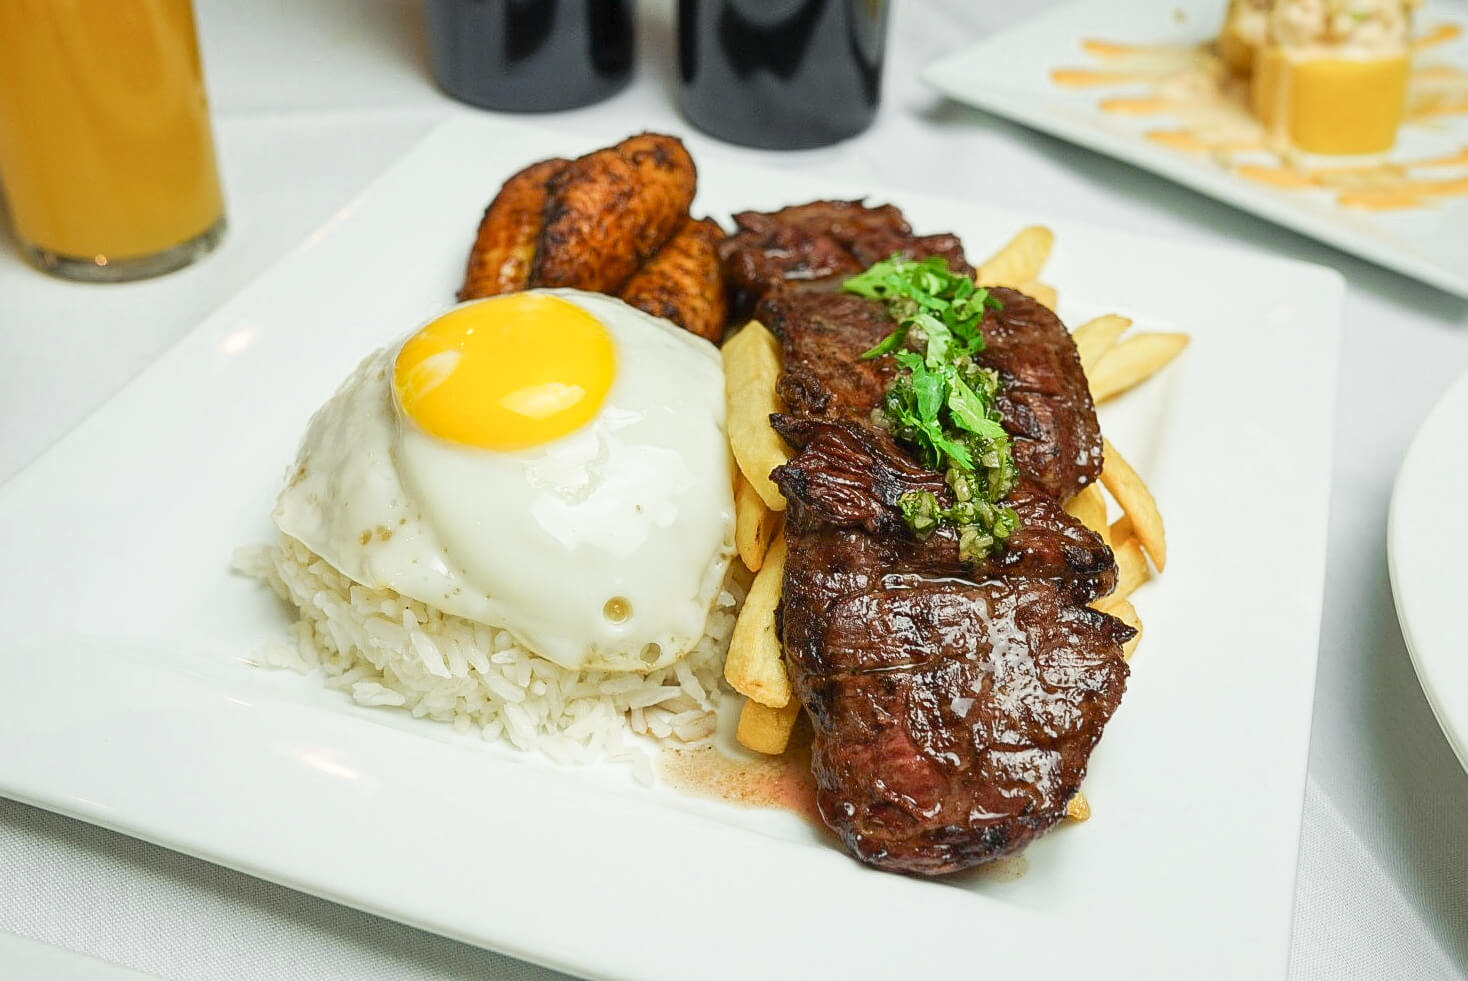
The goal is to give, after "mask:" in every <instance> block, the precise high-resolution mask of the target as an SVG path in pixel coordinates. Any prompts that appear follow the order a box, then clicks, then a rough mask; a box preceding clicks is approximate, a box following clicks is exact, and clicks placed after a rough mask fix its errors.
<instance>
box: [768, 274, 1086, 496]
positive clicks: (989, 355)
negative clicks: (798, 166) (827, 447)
mask: <svg viewBox="0 0 1468 981" xmlns="http://www.w3.org/2000/svg"><path fill="white" fill-rule="evenodd" d="M992 292H993V295H994V296H995V297H997V298H998V300H999V301H1000V302H1001V303H1002V304H1004V306H1003V308H1002V309H999V310H992V311H990V312H989V313H988V314H987V315H986V316H985V317H984V321H983V324H982V325H981V329H982V330H983V332H984V342H985V348H984V350H983V351H982V352H981V353H980V354H979V358H978V360H979V362H980V363H981V364H983V365H984V366H985V367H988V368H993V369H994V370H995V371H997V372H998V373H999V378H1000V381H1001V383H1002V384H1001V386H1000V390H999V397H998V400H997V401H998V408H999V413H1000V416H1001V417H1002V420H1003V423H1004V428H1005V429H1006V430H1008V431H1009V433H1010V435H1011V436H1012V437H1013V439H1012V441H1011V446H1012V449H1013V452H1014V462H1015V465H1016V466H1017V467H1018V468H1019V470H1020V472H1021V473H1023V474H1025V475H1026V476H1027V477H1028V478H1029V479H1030V480H1031V481H1033V482H1034V483H1035V484H1036V485H1037V486H1039V487H1041V488H1043V489H1044V490H1045V492H1046V493H1048V494H1050V495H1051V496H1052V497H1056V498H1059V499H1061V500H1066V499H1068V498H1070V497H1071V496H1072V495H1074V494H1075V493H1076V492H1077V491H1079V490H1080V489H1081V488H1082V487H1085V486H1086V485H1087V484H1089V483H1092V482H1094V481H1095V480H1096V478H1097V477H1099V476H1100V474H1101V427H1100V425H1098V424H1097V422H1096V407H1095V405H1094V403H1093V402H1092V401H1091V392H1090V388H1089V386H1088V384H1087V382H1086V375H1085V372H1084V371H1083V370H1082V368H1081V360H1080V355H1079V354H1077V353H1076V347H1075V342H1074V341H1072V340H1071V337H1070V331H1068V330H1066V329H1065V325H1064V324H1062V323H1061V322H1060V319H1059V318H1058V317H1056V316H1055V314H1053V313H1051V312H1050V311H1049V310H1048V309H1046V308H1045V307H1044V306H1042V305H1041V304H1039V303H1037V302H1035V301H1034V300H1032V299H1030V298H1029V297H1028V296H1025V295H1024V294H1023V293H1019V292H1017V291H1015V290H1011V289H1003V288H1000V289H995V290H993V291H992ZM755 317H756V319H758V320H759V321H760V322H761V323H763V324H764V325H765V326H766V327H769V328H770V330H772V331H773V332H774V333H775V336H776V337H778V338H779V339H780V343H781V347H782V348H783V351H784V358H785V368H784V374H783V375H782V376H781V378H780V384H779V391H780V397H781V398H782V399H783V400H784V402H785V405H786V406H787V407H788V408H789V410H790V412H791V413H792V414H793V415H812V416H826V417H831V418H838V419H841V418H844V419H850V420H852V421H855V422H858V423H859V424H863V425H867V424H870V419H871V411H872V409H873V408H875V407H876V406H877V405H878V403H880V402H881V399H882V393H883V392H884V391H886V388H887V383H888V382H889V381H890V380H891V378H892V374H893V370H894V369H893V365H892V361H891V359H890V358H877V359H874V360H871V361H862V360H860V356H861V353H862V352H863V351H867V350H870V349H871V348H872V347H875V346H876V344H877V343H878V342H879V341H881V340H882V338H884V337H886V336H887V335H888V334H889V333H891V331H892V327H893V323H892V319H891V317H889V316H888V315H887V312H886V310H885V309H884V308H883V307H882V305H881V304H880V303H877V302H876V301H873V300H868V299H866V298H865V297H860V296H856V295H854V294H851V293H827V292H813V291H794V290H786V289H773V290H770V291H768V292H767V293H766V294H765V296H764V298H763V299H762V300H761V301H760V303H759V305H758V307H757V308H756V311H755Z"/></svg>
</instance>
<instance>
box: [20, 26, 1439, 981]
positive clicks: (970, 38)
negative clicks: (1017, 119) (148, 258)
mask: <svg viewBox="0 0 1468 981" xmlns="http://www.w3.org/2000/svg"><path fill="white" fill-rule="evenodd" d="M1437 2H1438V3H1440V4H1442V5H1443V6H1447V5H1449V0H1437ZM1459 5H1461V0H1459ZM196 6H197V10H198V18H199V24H200V31H201V35H202V43H203V48H204V60H205V65H206V71H207V75H208V83H209V87H210V93H211V99H212V104H213V111H214V119H215V124H216V137H217V140H218V143H219V149H220V153H221V161H222V167H223V171H224V181H225V185H226V193H227V196H228V200H229V217H230V230H229V234H228V237H227V238H226V240H225V242H224V244H223V246H222V247H221V248H220V250H219V251H218V252H217V253H216V254H215V255H213V256H211V257H210V258H209V259H208V260H207V261H204V262H202V263H200V264H199V265H197V266H195V267H193V268H191V269H188V270H185V271H183V272H180V273H177V274H174V275H172V276H169V277H165V278H163V279H160V280H155V281H151V282H145V283H137V284H130V285H126V286H106V287H98V286H84V285H76V284H69V283H63V282H60V281H57V280H53V279H50V278H47V277H45V276H42V275H40V274H38V273H36V272H33V271H32V270H30V269H29V268H27V267H26V266H24V265H23V264H22V262H21V259H20V257H19V255H18V253H17V251H16V248H15V244H14V242H13V241H11V240H9V239H8V238H4V237H3V235H0V338H3V341H4V349H5V356H4V357H3V358H0V419H5V420H7V424H6V425H5V426H4V428H3V430H0V479H4V478H6V477H8V476H10V475H11V474H13V473H15V472H17V471H18V470H20V469H22V468H23V467H24V466H25V465H26V464H27V463H28V462H30V461H31V460H32V459H34V458H35V457H36V456H37V455H38V454H39V453H40V452H42V451H43V450H44V449H45V448H46V447H47V446H48V445H49V444H51V443H52V442H54V441H55V440H56V439H57V438H59V437H60V436H62V435H64V434H65V433H66V432H67V431H68V430H69V429H71V428H72V426H74V425H75V424H76V423H77V422H79V421H81V420H82V419H83V418H84V417H85V416H86V415H87V414H88V413H90V412H91V411H92V410H94V409H95V408H96V407H98V406H99V405H101V404H102V403H103V402H104V401H106V399H107V398H108V397H109V396H110V395H111V394H112V393H114V392H115V391H116V390H117V389H118V388H120V387H121V386H122V385H123V384H124V383H126V382H127V381H128V380H129V379H130V378H131V377H132V376H133V375H135V374H137V373H138V372H139V371H140V370H141V369H143V368H144V367H145V366H147V365H148V364H149V363H150V362H151V361H152V360H153V359H154V358H156V357H157V356H158V355H159V354H160V353H161V352H162V351H163V350H164V349H166V348H167V347H168V346H169V345H170V344H171V343H173V342H174V341H175V340H177V339H178V338H179V337H181V336H182V335H183V334H185V333H186V332H187V331H188V330H189V329H190V328H191V327H193V326H194V325H195V324H197V323H198V322H199V321H200V320H202V319H203V318H204V317H205V316H207V315H208V314H209V313H210V312H211V311H212V310H214V309H215V308H216V307H218V306H219V305H220V304H221V303H222V302H223V301H224V300H226V299H227V298H228V297H230V296H231V295H232V294H234V293H235V292H236V291H238V290H239V289H240V288H241V287H243V286H244V285H246V284H247V283H249V282H250V281H251V280H252V279H254V278H255V277H256V276H258V275H259V274H260V273H261V272H263V271H264V270H265V269H266V268H267V267H269V266H270V265H271V264H272V263H273V262H274V261H276V259H277V258H278V257H280V256H281V255H282V254H283V253H284V252H286V251H287V250H288V249H289V248H290V247H291V246H292V245H294V244H295V243H296V242H298V241H299V240H301V239H302V238H304V237H305V236H307V235H308V234H310V233H311V232H312V230H313V229H315V228H317V227H318V226H320V225H321V224H322V223H323V222H324V221H325V220H327V219H328V218H329V217H330V216H331V215H332V214H333V213H335V212H336V211H337V210H338V209H340V208H341V207H342V206H343V205H344V204H345V203H347V202H348V201H349V200H350V199H351V198H352V197H353V196H354V195H355V194H357V193H358V192H359V191H360V190H361V189H362V188H363V186H364V185H365V184H366V183H367V182H368V181H370V179H371V178H372V177H373V176H375V175H376V174H377V173H378V172H379V171H380V170H382V169H383V168H384V167H385V166H386V165H387V164H389V163H390V162H392V161H393V160H394V159H395V158H396V157H397V156H398V155H400V154H401V153H403V152H404V151H406V150H407V149H408V148H409V147H410V146H412V145H413V144H414V143H415V142H416V141H417V140H418V139H419V138H420V137H421V136H422V135H423V134H424V133H426V132H427V131H428V130H429V129H430V128H431V127H432V126H433V125H434V124H435V123H436V122H439V121H440V120H442V119H444V118H447V117H448V116H450V115H451V114H454V113H463V112H470V111H471V110H467V109H465V108H463V107H461V106H458V105H457V104H456V103H453V102H451V101H450V100H448V99H446V98H445V97H444V96H442V95H441V94H440V93H439V92H438V91H437V90H436V89H435V88H434V86H433V84H432V82H431V79H430V77H429V74H428V68H427V45H426V42H425V39H424V31H423V24H422V15H421V12H420V9H419V6H418V4H417V3H416V2H414V0H310V2H308V0H294V2H287V0H274V2H263V0H262V2H259V3H230V2H228V0H197V4H196ZM672 6H673V4H672V0H644V2H643V3H642V5H641V10H640V17H639V28H638V31H639V42H640V44H641V48H640V52H639V63H638V70H637V77H636V78H635V79H634V81H633V82H632V84H631V85H630V86H629V87H628V88H627V89H626V90H625V91H624V92H622V93H621V94H619V95H618V96H616V97H614V98H613V99H611V100H609V101H607V102H604V103H602V104H600V105H597V106H592V107H589V108H586V109H581V110H575V111H572V112H566V113H555V114H549V115H547V116H545V117H543V118H544V120H545V122H546V124H547V125H552V126H556V127H560V128H568V129H574V130H576V131H580V132H585V133H587V134H588V135H591V136H599V137H604V138H605V139H606V140H607V141H608V142H610V141H613V140H615V139H618V138H620V137H622V136H624V135H625V134H626V133H628V132H629V131H632V130H636V129H641V128H649V129H667V130H671V131H674V132H680V133H681V132H686V130H687V126H686V125H685V124H684V123H683V122H682V120H681V119H680V118H679V117H678V115H677V111H676V109H675V107H674V104H673V96H672V85H673V57H674V55H673V51H674V48H673V41H672V26H673V13H672ZM1041 6H1044V4H1041V3H1038V2H1034V0H1030V2H1026V0H990V2H986V3H982V4H977V3H972V2H971V0H904V2H902V3H898V4H895V5H894V8H895V9H894V14H893V23H892V34H891V38H890V40H889V60H888V66H887V75H886V92H885V96H884V104H883V106H882V110H881V112H880V114H879V116H878V119H877V122H876V124H875V125H874V126H873V127H872V129H871V130H870V131H868V132H867V133H866V134H864V135H862V136H861V137H859V138H858V139H855V140H852V141H850V142H848V143H845V144H842V145H839V146H836V147H832V148H827V149H823V150H816V151H806V152H801V153H790V154H774V153H765V152H755V151H746V150H739V149H735V148H729V147H723V146H720V148H719V149H720V152H724V153H726V154H734V155H737V156H740V157H743V158H747V159H749V160H750V161H752V162H758V163H761V164H769V163H771V162H773V163H775V164H776V165H779V166H783V167H797V168H800V169H801V170H803V171H806V172H809V173H811V174H815V175H823V176H829V177H831V178H839V179H844V180H852V181H865V182H870V183H871V184H872V185H873V186H878V187H910V188H914V189H923V190H929V189H931V188H933V187H939V186H941V187H942V188H943V189H944V191H945V193H949V194H952V195H954V196H956V197H960V198H973V199H975V200H994V201H1002V202H1004V203H1005V204H1006V205H1009V206H1012V207H1016V208H1021V209H1024V208H1029V209H1033V210H1034V211H1036V212H1037V213H1043V214H1051V215H1064V216H1068V217H1073V218H1080V219H1084V220H1087V221H1092V222H1096V223H1100V224H1105V225H1110V226H1113V227H1116V228H1121V229H1127V230H1134V231H1137V232H1143V233H1149V234H1154V235H1164V236H1176V237H1177V238H1179V239H1187V240H1192V241H1202V242H1215V243H1223V244H1230V245H1234V246H1236V247H1242V248H1248V249H1254V250H1258V251H1260V252H1264V253H1266V254H1271V255H1280V256H1290V257H1293V258H1300V259H1305V260H1308V261H1312V262H1318V263H1321V264H1324V265H1327V266H1333V267H1335V268H1337V269H1339V270H1341V271H1342V272H1343V273H1344V274H1345V276H1346V278H1347V280H1348V281H1349V284H1350V286H1349V290H1350V292H1349V296H1348V302H1347V309H1346V323H1345V334H1344V342H1343V343H1344V350H1343V352H1342V361H1341V380H1340V381H1341V383H1340V386H1339V395H1338V397H1337V399H1338V400H1337V405H1336V432H1335V464H1334V472H1333V489H1332V493H1331V499H1330V501H1329V507H1330V540H1329V555H1328V560H1327V561H1328V563H1329V570H1328V573H1327V578H1326V595H1325V612H1324V622H1323V628H1322V632H1321V642H1320V644H1321V646H1320V669H1319V680H1318V683H1317V687H1316V693H1315V717H1314V718H1315V722H1314V731H1313V737H1312V744H1311V755H1310V778H1309V784H1308V787H1307V788H1306V807H1305V820H1304V827H1303V830H1302V838H1301V844H1302V847H1301V854H1300V864H1299V870H1298V887H1297V895H1296V902H1295V914H1294V940H1293V944H1292V953H1291V964H1290V968H1289V977H1290V978H1291V979H1295V981H1306V979H1310V981H1314V979H1327V978H1330V979H1339V978H1372V979H1394V978H1400V979H1411V981H1434V979H1450V978H1464V977H1468V774H1465V773H1464V771H1463V770H1462V769H1461V768H1460V767H1459V765H1458V763H1457V761H1456V760H1455V758H1454V757H1453V755H1452V752H1451V750H1450V749H1449V747H1448V744H1447V741H1446V740H1445V739H1444V737H1443V735H1442V733H1441V732H1440V731H1439V729H1438V727H1437V725H1436V723H1435V722H1434V720H1433V717H1432V713H1431V711H1430V709H1429V708H1428V705H1427V702H1426V700H1425V699H1424V697H1423V695H1422V691H1421V689H1420V687H1419V685H1418V682H1417V678H1416V676H1415V675H1414V674H1413V671H1412V666H1411V663H1410V661H1409V659H1408V656H1407V652H1406V649H1405V647H1404V646H1403V642H1402V637H1401V633H1400V631H1399V628H1398V625H1397V620H1396V614H1395V612H1394V610H1393V606H1392V597H1391V586H1390V583H1389V581H1388V577H1387V566H1386V515H1387V503H1388V500H1389V498H1390V494H1391V487H1392V480H1393V478H1394V475H1395V473H1396V470H1397V466H1398V464H1399V462H1400V461H1401V458H1402V455H1403V453H1404V451H1405V449H1406V446H1407V442H1408V440H1409V439H1410V437H1411V435H1412V433H1413V432H1414V430H1415V429H1416V427H1417V425H1418V423H1419V422H1420V421H1421V419H1422V418H1423V416H1424V415H1425V414H1426V412H1427V410H1428V409H1429V408H1430V407H1431V406H1432V404H1433V402H1434V401H1435V400H1436V399H1437V397H1438V396H1439V395H1440V394H1441V393H1442V392H1443V391H1444V390H1445V389H1446V388H1447V386H1448V384H1449V383H1450V382H1451V381H1452V380H1453V379H1454V378H1455V377H1456V376H1457V375H1458V374H1460V373H1461V372H1462V371H1464V370H1465V368H1468V302H1465V301H1463V300H1459V299H1454V298H1452V297H1449V296H1447V295H1446V294H1443V293H1439V292H1437V291H1435V290H1433V289H1431V288H1429V287H1426V286H1422V285H1420V284H1417V283H1415V282H1412V281H1410V280H1408V279H1405V278H1403V277H1401V276H1398V275H1396V274H1393V273H1390V272H1387V271H1385V270H1382V269H1378V268H1375V267H1372V266H1370V265H1368V264H1366V263H1364V262H1361V261H1359V260H1357V259H1354V258H1351V257H1349V256H1346V255H1344V254H1342V253H1340V252H1337V251H1335V250H1333V249H1330V248H1328V247H1326V246H1323V245H1319V244H1317V243H1315V242H1312V241H1310V240H1307V239H1305V238H1302V237H1300V236H1298V235H1295V234H1293V233H1291V232H1288V231H1285V230H1282V229H1280V228H1277V227H1275V226H1274V225H1271V224H1268V223H1267V222H1264V221H1262V220H1260V219H1257V218H1255V217H1252V216H1250V215H1248V214H1245V213H1242V212H1238V211H1235V210H1233V209H1231V208H1229V207H1227V206H1225V205H1222V204H1219V203H1216V202H1214V201H1212V200H1210V199H1208V198H1205V197H1202V196H1200V195H1198V194H1195V193H1193V192H1191V191H1188V190H1185V189H1183V188H1180V187H1176V186H1174V185H1171V184H1169V183H1167V182H1165V181H1162V180H1160V179H1158V178H1155V177H1152V176H1151V175H1149V174H1147V173H1144V172H1142V171H1139V170H1135V169H1133V168H1131V167H1129V166H1126V165H1124V164H1121V163H1118V162H1115V161H1112V160H1110V159H1108V158H1105V157H1101V156H1098V155H1096V154H1093V153H1090V152H1088V151H1085V150H1082V149H1079V148H1077V147H1074V146H1071V145H1069V144H1066V143H1063V142H1061V141H1058V140H1055V139H1052V138H1049V137H1046V136H1043V135H1040V134H1037V133H1034V132H1030V131H1028V130H1026V129H1024V128H1022V127H1019V126H1016V125H1013V124H1010V123H1007V122H1004V121H1001V120H998V119H995V118H993V117H990V116H987V115H985V114H983V113H981V112H978V111H975V110H970V109H967V108H964V107H961V106H958V105H956V104H953V103H950V102H945V101H944V100H942V99H941V98H939V97H938V96H936V95H934V94H932V93H930V92H929V91H928V90H927V89H925V88H924V87H923V86H922V85H921V84H920V83H919V82H918V81H917V79H916V74H917V72H918V70H919V69H920V68H921V67H922V66H923V65H925V64H927V63H928V62H930V61H932V60H934V59H936V58H938V57H940V56H942V55H944V54H946V53H948V52H950V51H952V50H955V49H957V48H959V47H962V46H963V45H965V44H968V43H972V42H974V41H976V40H978V39H980V38H984V37H986V36H989V35H990V34H992V33H993V32H995V31H996V30H999V29H1000V28H1002V27H1003V26H1004V25H1005V24H1006V23H1009V22H1011V21H1013V20H1015V19H1018V18H1020V17H1023V16H1027V15H1028V14H1029V13H1030V12H1032V11H1034V10H1036V9H1039V8H1040V7H1041ZM692 143H693V146H694V149H695V153H696V152H697V151H698V148H699V147H700V146H709V145H710V144H708V143H706V142H704V141H702V140H699V139H697V138H696V137H695V138H694V139H693V141H692ZM1321 506H1322V507H1324V506H1326V502H1324V501H1322V502H1321ZM1234 588H1236V589H1237V590H1238V598H1239V601H1240V603H1241V605H1242V603H1243V600H1244V596H1245V592H1246V591H1245V589H1244V587H1243V585H1242V584H1238V585H1237V586H1236V587H1234ZM1220 792H1221V793H1222V794H1226V793H1227V790H1226V789H1224V788H1221V790H1220ZM1219 847H1221V848H1227V847H1229V843H1228V842H1219ZM0 883H3V886H0V931H5V932H9V933H12V934H18V935H20V936H22V937H27V938H31V939H34V940H39V941H44V942H46V943H50V944H55V945H58V946H61V947H66V948H70V949H72V950H75V951H79V952H82V953H85V954H89V955H92V956H94V957H97V958H100V959H102V960H104V961H109V962H112V963H115V964H118V965H124V966H127V967H130V968H133V969H135V970H138V971H143V972H147V973H149V974H154V975H158V976H162V977H169V978H180V979H206V978H207V979H213V978H228V979H283V978H312V979H319V978H352V979H370V978H423V979H468V978H502V979H532V978H533V979H541V978H555V977H560V975H557V974H555V973H554V972H551V971H546V970H543V969H540V968H537V967H532V966H530V965H526V964H522V963H519V962H516V961H512V960H510V959H508V958H504V957H501V956H499V955H496V954H493V953H489V952H486V951H482V950H478V949H475V948H472V947H468V946H465V945H463V944H459V943H456V942H454V941H450V940H446V939H443V938H440V937H436V936H434V935H432V934H429V933H425V932H422V931H419V930H415V929H413V928H411V927H407V926H403V925H400V924H396V923H392V922H389V921H386V920H382V919H379V918H377V917H373V916H369V915H367V914H363V913H359V912H356V911H354V910H350V909H347V908H345V907H341V906H337V905H334V904H332V903H328V902H324V901H321V900H318V899H314V898H311V897H309V896H305V895H302V894H300V893H296V892H293V891H291V890H288V889H284V888H281V887H278V886H275V885H271V884H269V883H265V882H262V881H259V880H257V879H253V878H250V877H248V876H245V875H241V874H238V873H235V872H231V871H228V870H225V869H221V868H219V867H216V866H213V865H210V864H208V863H205V862H200V861H197V860H194V859H191V858H187V857H185V856H182V855H178V854H175V853H172V852H168V851H165V850H163V849H160V848H157V847H154V846H151V845H148V844H144V843H142V842H139V841H136V840H133V839H130V838H126V837H124V836H121V835H117V834H114V833H111V832H108V831H103V830H100V829H97V828H93V827H91V826H88V825H84V824H81V823H78V822H75V821H71V820H69V819H66V818H62V817H58V816H56V815H53V814H49V813H46V812H43V811H39V810H36V809H33V808H30V807H26V806H24V805H21V804H18V803H15V802H12V801H5V800H0ZM1219 929H1220V930H1221V931H1226V930H1227V929H1228V925H1227V924H1220V925H1219ZM13 946H14V945H12V947H13ZM4 949H6V948H5V947H3V946H0V974H3V975H7V976H9V974H10V972H8V971H6V970H4V967H5V962H4V960H3V950H4Z"/></svg>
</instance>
